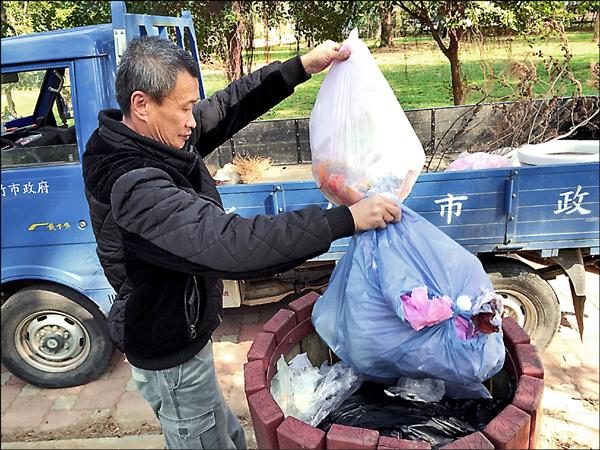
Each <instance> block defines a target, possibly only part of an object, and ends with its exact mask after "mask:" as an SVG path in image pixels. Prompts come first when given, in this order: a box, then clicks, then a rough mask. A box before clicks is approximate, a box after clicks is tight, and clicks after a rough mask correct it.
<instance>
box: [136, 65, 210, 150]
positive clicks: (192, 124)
mask: <svg viewBox="0 0 600 450" xmlns="http://www.w3.org/2000/svg"><path fill="white" fill-rule="evenodd" d="M198 100H199V97H198V79H197V78H194V77H193V76H192V75H190V74H189V73H187V72H186V71H179V73H178V74H177V81H176V82H175V89H173V92H172V93H171V95H169V96H167V97H165V98H164V99H163V101H162V103H161V104H158V103H156V102H154V101H153V100H152V99H149V100H148V105H147V120H146V125H147V127H148V133H149V134H150V137H152V138H153V139H155V140H157V141H160V142H162V143H163V144H167V145H169V146H171V147H174V148H178V149H180V148H183V146H184V145H185V143H186V142H187V140H188V139H189V138H190V134H191V133H192V130H193V129H194V128H196V121H195V120H194V116H193V115H192V106H194V104H195V103H196V102H198Z"/></svg>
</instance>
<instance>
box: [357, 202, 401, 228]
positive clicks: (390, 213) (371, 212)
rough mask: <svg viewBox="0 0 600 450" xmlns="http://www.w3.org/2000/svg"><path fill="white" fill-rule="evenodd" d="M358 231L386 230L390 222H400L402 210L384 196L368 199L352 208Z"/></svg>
mask: <svg viewBox="0 0 600 450" xmlns="http://www.w3.org/2000/svg"><path fill="white" fill-rule="evenodd" d="M350 212H351V213H352V217H353V218H354V225H355V228H356V231H365V230H370V229H372V228H385V227H386V226H387V224H388V223H390V222H399V221H400V219H401V217H402V210H401V209H400V207H399V206H398V205H397V204H396V203H395V202H394V201H393V200H391V199H389V198H387V197H384V196H382V195H373V196H371V197H367V198H365V199H363V200H361V201H359V202H357V203H355V204H354V205H352V206H350Z"/></svg>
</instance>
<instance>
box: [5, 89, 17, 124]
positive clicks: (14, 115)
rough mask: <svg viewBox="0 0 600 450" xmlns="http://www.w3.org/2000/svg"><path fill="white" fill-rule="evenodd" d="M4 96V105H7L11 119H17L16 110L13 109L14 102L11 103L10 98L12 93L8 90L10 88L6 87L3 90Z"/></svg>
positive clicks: (11, 99)
mask: <svg viewBox="0 0 600 450" xmlns="http://www.w3.org/2000/svg"><path fill="white" fill-rule="evenodd" d="M4 95H5V96H6V103H7V105H6V106H7V108H8V112H9V113H10V115H11V116H13V117H17V110H16V109H15V102H14V101H13V98H12V91H11V89H10V87H8V86H7V87H6V88H5V89H4Z"/></svg>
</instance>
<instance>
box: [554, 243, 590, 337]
mask: <svg viewBox="0 0 600 450" xmlns="http://www.w3.org/2000/svg"><path fill="white" fill-rule="evenodd" d="M553 259H554V260H555V261H556V262H557V263H558V264H559V265H560V266H561V267H562V268H563V270H564V271H565V274H566V275H567V277H568V278H569V286H570V288H571V297H572V298H573V308H574V309H575V318H576V319H577V328H578V329H579V338H580V339H581V340H582V341H583V311H584V308H585V265H584V263H583V257H582V255H581V249H578V248H577V249H561V250H560V251H559V252H558V255H557V256H555V257H554V258H553Z"/></svg>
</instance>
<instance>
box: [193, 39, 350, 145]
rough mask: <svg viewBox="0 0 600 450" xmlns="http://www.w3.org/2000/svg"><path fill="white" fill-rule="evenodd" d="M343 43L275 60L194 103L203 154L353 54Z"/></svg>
mask: <svg viewBox="0 0 600 450" xmlns="http://www.w3.org/2000/svg"><path fill="white" fill-rule="evenodd" d="M339 49H340V44H338V43H336V42H333V41H325V42H323V43H322V44H320V45H318V46H317V47H315V48H314V49H313V50H311V51H310V52H308V53H307V54H305V55H302V56H301V57H299V56H296V57H294V58H291V59H289V60H287V61H285V62H283V63H280V62H278V61H277V62H273V63H271V64H269V65H268V66H265V67H263V68H261V69H259V70H257V71H255V72H252V73H251V74H250V75H248V76H246V77H243V78H241V79H239V80H237V81H234V82H233V83H231V84H230V85H229V86H228V87H226V88H225V89H223V90H222V91H219V92H217V93H215V94H214V95H213V96H211V97H210V98H208V99H206V100H203V101H201V102H200V103H198V105H196V106H195V107H194V118H195V119H196V123H197V124H198V126H197V128H196V129H195V131H194V135H193V137H192V142H193V143H194V145H195V146H196V149H197V150H198V152H199V153H200V155H201V156H202V157H204V156H206V155H208V154H209V153H210V152H212V151H213V150H214V149H215V148H217V147H218V146H219V145H221V144H222V143H223V142H225V141H226V140H227V139H229V138H230V137H231V136H233V135H234V134H235V133H237V132H238V131H239V130H241V129H242V128H244V127H245V126H246V125H248V124H249V123H250V122H251V121H253V120H255V119H257V118H258V117H259V116H261V115H262V114H264V113H266V112H267V111H269V110H270V109H271V108H273V107H274V106H276V105H277V104H279V103H280V102H281V101H282V100H284V99H285V98H287V97H288V96H290V95H291V94H292V93H293V92H294V88H295V87H296V86H297V85H298V84H300V83H302V82H304V81H306V80H308V79H309V78H310V74H313V73H318V72H321V71H323V70H325V69H326V68H327V67H329V66H330V65H331V64H332V63H333V61H335V60H339V61H343V60H345V59H347V58H348V57H349V56H350V54H349V53H348V52H340V51H339Z"/></svg>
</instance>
